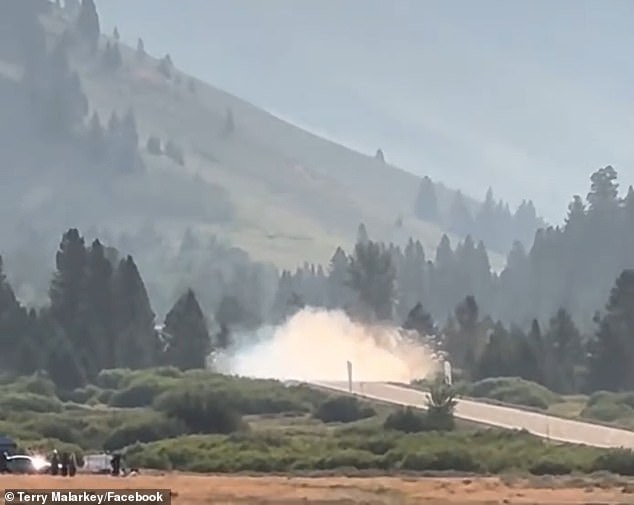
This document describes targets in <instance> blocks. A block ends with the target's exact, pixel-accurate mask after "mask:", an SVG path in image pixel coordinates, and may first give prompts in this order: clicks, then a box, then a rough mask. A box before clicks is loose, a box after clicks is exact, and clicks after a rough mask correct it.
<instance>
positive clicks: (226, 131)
mask: <svg viewBox="0 0 634 505" xmlns="http://www.w3.org/2000/svg"><path fill="white" fill-rule="evenodd" d="M235 129H236V125H235V121H234V119H233V111H232V110H231V108H229V109H227V112H226V113H225V122H224V124H223V126H222V131H221V134H222V136H224V137H228V136H230V135H232V134H233V132H234V131H235Z"/></svg>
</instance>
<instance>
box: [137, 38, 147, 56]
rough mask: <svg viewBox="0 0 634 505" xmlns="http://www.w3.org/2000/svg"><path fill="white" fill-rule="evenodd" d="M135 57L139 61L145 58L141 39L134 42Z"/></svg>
mask: <svg viewBox="0 0 634 505" xmlns="http://www.w3.org/2000/svg"><path fill="white" fill-rule="evenodd" d="M136 57H137V59H139V60H142V59H143V58H145V44H144V43H143V39H141V38H139V39H138V40H137V42H136Z"/></svg>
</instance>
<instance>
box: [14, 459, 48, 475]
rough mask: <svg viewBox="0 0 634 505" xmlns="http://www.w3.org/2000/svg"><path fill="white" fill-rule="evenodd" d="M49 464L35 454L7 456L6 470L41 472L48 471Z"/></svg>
mask: <svg viewBox="0 0 634 505" xmlns="http://www.w3.org/2000/svg"><path fill="white" fill-rule="evenodd" d="M50 467H51V464H50V463H49V462H48V461H46V460H45V459H44V458H39V457H37V456H26V455H17V456H9V457H8V458H7V470H9V472H10V473H21V474H41V473H48V471H49V468H50Z"/></svg>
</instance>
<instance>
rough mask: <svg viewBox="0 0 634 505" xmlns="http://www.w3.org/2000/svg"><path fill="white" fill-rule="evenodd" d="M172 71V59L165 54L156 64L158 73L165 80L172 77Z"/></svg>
mask: <svg viewBox="0 0 634 505" xmlns="http://www.w3.org/2000/svg"><path fill="white" fill-rule="evenodd" d="M173 69H174V65H173V63H172V57H171V56H170V55H169V54H166V55H165V56H163V58H161V61H159V64H158V71H159V72H160V73H161V74H163V76H165V77H166V78H167V79H169V78H171V77H172V70H173Z"/></svg>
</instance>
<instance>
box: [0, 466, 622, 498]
mask: <svg viewBox="0 0 634 505" xmlns="http://www.w3.org/2000/svg"><path fill="white" fill-rule="evenodd" d="M630 486H631V487H630ZM0 488H2V489H55V488H57V489H60V488H61V489H72V488H76V489H77V488H79V489H81V488H83V489H100V488H101V489H113V488H120V489H152V488H154V489H170V490H171V491H172V504H174V505H186V504H187V505H197V504H200V505H203V504H204V505H212V504H213V505H300V504H302V505H305V504H316V505H362V504H363V505H414V504H426V505H440V504H456V505H476V504H478V505H484V504H487V505H489V504H539V505H568V504H594V505H604V504H605V505H607V504H627V503H634V486H632V485H629V484H627V483H626V482H618V481H611V482H610V481H606V480H605V479H603V480H602V481H598V480H595V481H591V480H582V479H571V478H569V479H568V480H562V479H550V480H549V479H532V480H530V481H528V480H520V479H516V480H513V481H511V480H510V479H499V478H427V477H403V478H399V477H366V478H357V477H355V478H352V477H318V478H300V477H246V476H211V475H210V476H205V475H186V474H176V473H174V474H165V475H137V476H132V477H121V478H116V477H110V476H77V477H74V478H72V479H71V478H64V477H51V476H0Z"/></svg>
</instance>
